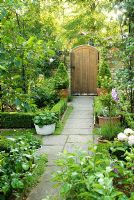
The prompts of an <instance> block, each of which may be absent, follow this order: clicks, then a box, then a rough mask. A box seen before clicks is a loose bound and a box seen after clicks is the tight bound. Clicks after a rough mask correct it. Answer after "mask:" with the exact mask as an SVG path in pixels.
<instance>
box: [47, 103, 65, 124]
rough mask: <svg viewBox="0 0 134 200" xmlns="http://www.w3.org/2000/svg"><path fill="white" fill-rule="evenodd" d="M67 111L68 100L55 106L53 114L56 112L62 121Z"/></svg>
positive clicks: (52, 110)
mask: <svg viewBox="0 0 134 200" xmlns="http://www.w3.org/2000/svg"><path fill="white" fill-rule="evenodd" d="M66 109H67V99H61V100H60V101H59V102H58V103H57V104H55V105H54V106H53V108H52V109H51V112H54V113H55V114H56V116H57V117H58V120H60V119H61V118H62V115H63V114H64V112H65V110H66Z"/></svg>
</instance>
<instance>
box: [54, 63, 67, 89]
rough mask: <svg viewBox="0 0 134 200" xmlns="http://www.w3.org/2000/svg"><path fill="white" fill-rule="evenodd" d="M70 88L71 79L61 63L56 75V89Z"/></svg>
mask: <svg viewBox="0 0 134 200" xmlns="http://www.w3.org/2000/svg"><path fill="white" fill-rule="evenodd" d="M68 87H69V77H68V72H67V70H66V67H65V65H64V64H63V63H61V64H60V65H59V67H58V70H57V73H56V75H55V88H56V89H66V88H68Z"/></svg>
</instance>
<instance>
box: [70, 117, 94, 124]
mask: <svg viewBox="0 0 134 200" xmlns="http://www.w3.org/2000/svg"><path fill="white" fill-rule="evenodd" d="M76 119H77V118H73V119H72V118H70V119H68V120H67V122H66V124H67V123H71V124H74V123H88V124H90V123H92V122H93V120H92V119H93V118H92V119H87V118H86V119H79V118H78V119H77V122H76Z"/></svg>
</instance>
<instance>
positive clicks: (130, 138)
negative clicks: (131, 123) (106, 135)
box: [117, 128, 134, 146]
mask: <svg viewBox="0 0 134 200" xmlns="http://www.w3.org/2000/svg"><path fill="white" fill-rule="evenodd" d="M117 138H118V140H119V141H126V142H128V144H129V145H131V146H132V145H134V131H133V130H132V129H130V128H126V129H125V130H124V132H121V133H119V134H118V135H117Z"/></svg>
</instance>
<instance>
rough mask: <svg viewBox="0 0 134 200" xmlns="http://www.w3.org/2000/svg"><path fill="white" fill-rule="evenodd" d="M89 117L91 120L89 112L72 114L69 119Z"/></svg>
mask: <svg viewBox="0 0 134 200" xmlns="http://www.w3.org/2000/svg"><path fill="white" fill-rule="evenodd" d="M87 118H88V119H91V120H93V117H92V115H89V114H85V115H84V114H72V115H71V116H70V118H69V119H87Z"/></svg>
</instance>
